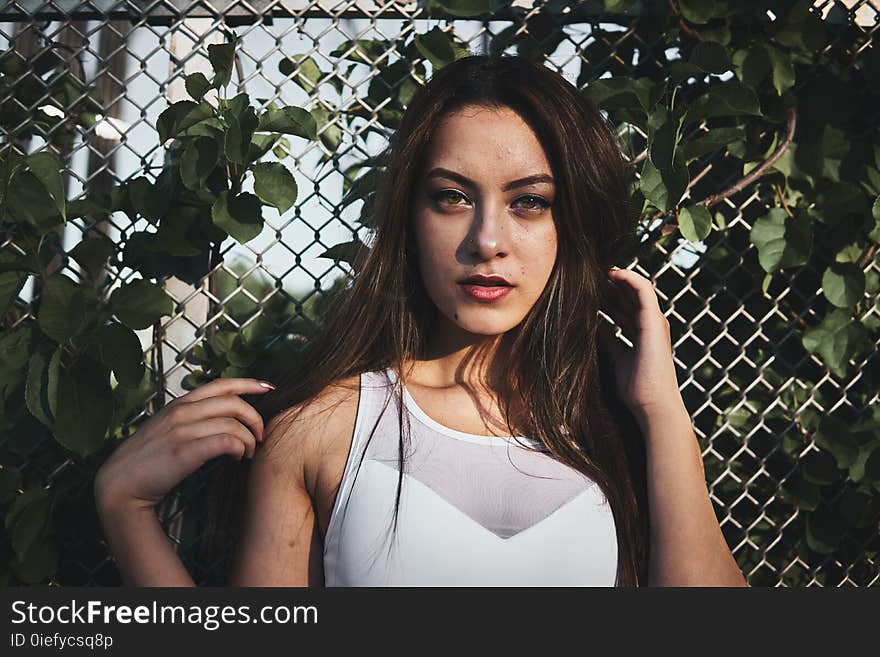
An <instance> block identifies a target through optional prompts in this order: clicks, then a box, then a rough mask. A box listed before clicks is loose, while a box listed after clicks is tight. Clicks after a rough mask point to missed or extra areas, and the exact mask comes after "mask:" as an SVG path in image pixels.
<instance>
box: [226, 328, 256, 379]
mask: <svg viewBox="0 0 880 657" xmlns="http://www.w3.org/2000/svg"><path fill="white" fill-rule="evenodd" d="M259 355H260V349H258V348H256V347H253V346H251V345H247V344H245V343H244V340H243V339H242V337H241V334H240V333H237V334H236V335H235V338H234V340H233V342H232V347H231V348H230V349H229V350H228V351H227V352H226V357H227V359H229V363H230V365H232V366H234V367H241V368H248V367H250V366H251V365H253V363H254V361H256V360H257V358H258V357H259ZM224 376H226V375H225V374H224Z"/></svg>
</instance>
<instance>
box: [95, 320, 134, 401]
mask: <svg viewBox="0 0 880 657" xmlns="http://www.w3.org/2000/svg"><path fill="white" fill-rule="evenodd" d="M95 338H96V343H97V346H98V355H99V358H100V361H101V363H102V364H103V365H104V366H105V367H107V368H108V369H111V370H113V374H114V375H115V376H116V380H117V381H119V383H121V384H122V385H124V386H128V387H130V388H135V387H137V386H138V384H140V382H141V379H143V376H144V358H143V347H142V346H141V341H140V339H139V338H138V336H137V334H136V333H135V332H134V331H132V330H131V329H130V328H127V327H125V326H123V325H122V324H119V323H118V322H111V323H109V324H107V325H105V326H102V327H101V328H100V329H99V330H98V331H96V332H95Z"/></svg>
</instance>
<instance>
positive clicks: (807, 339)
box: [802, 308, 872, 377]
mask: <svg viewBox="0 0 880 657" xmlns="http://www.w3.org/2000/svg"><path fill="white" fill-rule="evenodd" d="M802 341H803V344H804V349H806V350H807V351H809V352H810V353H812V354H817V355H818V356H819V357H820V358H821V359H822V362H824V363H825V364H826V365H827V366H828V369H830V370H831V371H832V372H833V373H834V374H835V375H837V376H838V377H844V376H846V373H847V369H848V367H849V360H850V358H857V357H859V356H860V355H862V354H864V353H866V352H867V351H868V350H869V349H870V348H871V344H872V343H871V341H870V340H869V339H868V332H867V330H866V329H865V327H864V326H863V325H862V323H861V322H859V321H857V320H856V321H854V320H853V319H852V318H851V317H850V315H849V313H848V312H847V311H843V310H840V309H838V308H835V309H834V310H832V311H831V312H830V313H828V314H827V315H826V316H825V317H824V318H823V319H822V322H821V323H820V324H819V325H818V326H816V327H814V328H811V329H809V330H808V331H807V332H806V333H804V335H803V338H802Z"/></svg>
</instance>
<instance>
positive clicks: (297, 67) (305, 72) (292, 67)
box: [278, 54, 324, 95]
mask: <svg viewBox="0 0 880 657" xmlns="http://www.w3.org/2000/svg"><path fill="white" fill-rule="evenodd" d="M278 70H279V71H281V73H282V74H284V75H292V74H293V73H296V77H294V78H293V81H294V82H296V83H297V84H298V85H299V86H300V87H302V88H303V90H305V92H306V93H307V94H309V95H311V94H312V92H314V90H315V87H317V86H318V83H319V82H320V81H321V77H322V76H323V75H324V74H323V73H322V72H321V69H320V68H318V64H317V63H316V62H315V60H314V59H313V58H312V57H310V56H309V55H306V54H300V55H291V56H290V57H288V58H287V59H282V60H281V62H279V64H278Z"/></svg>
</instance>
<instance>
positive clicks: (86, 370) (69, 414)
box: [53, 357, 113, 456]
mask: <svg viewBox="0 0 880 657" xmlns="http://www.w3.org/2000/svg"><path fill="white" fill-rule="evenodd" d="M112 417H113V390H112V388H111V387H110V371H109V370H108V369H107V368H105V367H104V366H103V365H101V364H100V363H97V362H95V361H94V360H92V359H91V358H88V357H84V358H80V359H79V360H78V361H77V362H76V363H75V364H74V365H73V366H71V367H70V368H64V367H62V368H61V376H60V381H59V384H58V412H57V413H56V414H55V425H54V427H53V433H54V435H55V438H56V440H57V441H58V442H59V443H61V444H62V445H63V446H64V447H66V448H67V449H69V450H71V451H73V452H76V453H77V454H79V455H80V456H88V455H89V454H93V453H94V452H96V451H98V449H100V448H101V446H102V445H103V443H104V438H105V436H106V435H107V429H108V427H109V426H110V420H111V418H112Z"/></svg>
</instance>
